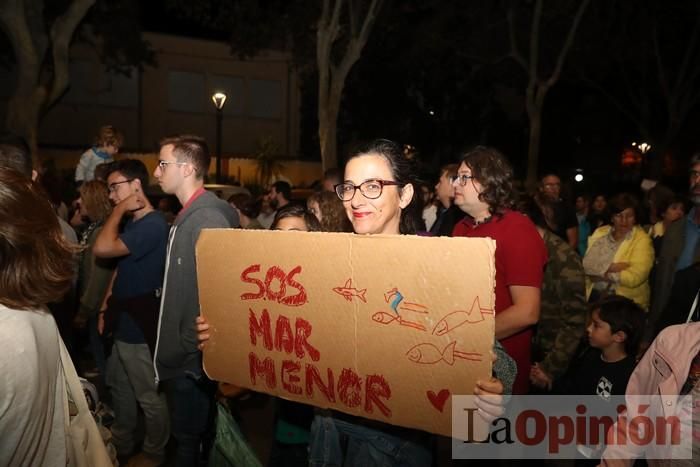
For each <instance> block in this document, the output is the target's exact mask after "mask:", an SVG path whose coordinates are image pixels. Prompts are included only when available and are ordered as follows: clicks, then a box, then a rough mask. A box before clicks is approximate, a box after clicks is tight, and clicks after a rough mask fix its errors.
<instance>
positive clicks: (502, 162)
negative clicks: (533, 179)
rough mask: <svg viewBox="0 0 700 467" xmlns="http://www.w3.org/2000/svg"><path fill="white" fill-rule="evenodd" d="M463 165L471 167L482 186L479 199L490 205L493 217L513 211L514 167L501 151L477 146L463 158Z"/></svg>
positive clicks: (514, 193) (514, 195)
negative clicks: (506, 211) (508, 210)
mask: <svg viewBox="0 0 700 467" xmlns="http://www.w3.org/2000/svg"><path fill="white" fill-rule="evenodd" d="M462 163H464V164H466V166H467V167H469V169H470V170H471V171H472V176H473V177H474V179H475V180H476V181H477V182H479V184H480V185H481V187H482V192H481V193H480V194H479V199H480V200H481V201H482V202H484V203H486V204H488V205H489V212H490V213H491V214H492V215H493V214H497V215H502V214H503V212H504V211H505V210H506V209H513V207H514V206H515V202H516V192H515V187H514V185H513V167H512V166H511V165H510V162H508V159H506V157H505V156H504V155H503V154H501V152H500V151H498V150H497V149H494V148H491V147H488V146H476V147H475V148H473V149H471V150H469V151H467V152H466V153H465V154H464V155H463V156H462Z"/></svg>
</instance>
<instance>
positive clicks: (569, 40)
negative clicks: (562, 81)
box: [547, 0, 590, 86]
mask: <svg viewBox="0 0 700 467" xmlns="http://www.w3.org/2000/svg"><path fill="white" fill-rule="evenodd" d="M589 3H590V0H582V1H581V3H580V4H579V6H578V10H577V11H576V16H574V21H573V23H572V25H571V28H570V29H569V33H568V34H567V36H566V41H565V42H564V46H563V47H562V49H561V52H559V57H558V58H557V64H556V66H555V67H554V72H553V73H552V75H551V76H550V77H549V79H548V80H547V84H548V85H549V86H551V85H553V84H554V83H556V82H557V81H558V80H559V76H560V75H561V70H562V69H563V68H564V61H565V60H566V57H567V55H568V54H569V50H570V49H571V46H572V45H573V43H574V38H575V37H576V31H577V30H578V27H579V25H580V24H581V19H582V18H583V15H584V13H585V12H586V8H588V4H589Z"/></svg>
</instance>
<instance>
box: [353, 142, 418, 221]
mask: <svg viewBox="0 0 700 467" xmlns="http://www.w3.org/2000/svg"><path fill="white" fill-rule="evenodd" d="M368 154H377V155H379V156H382V157H383V158H384V159H386V161H387V162H388V163H389V168H390V169H391V173H392V175H393V177H394V179H395V180H396V181H397V182H399V183H400V184H401V185H400V186H401V188H403V187H404V186H406V185H408V184H409V183H410V184H411V185H413V197H412V198H411V201H410V202H409V203H408V205H407V206H406V207H405V208H404V209H402V210H401V220H400V222H399V232H400V233H402V234H415V233H416V232H417V231H419V230H425V222H423V217H422V214H423V206H422V201H421V199H420V198H421V196H420V180H418V177H417V175H416V168H415V162H414V161H413V159H409V158H407V157H406V155H405V154H404V152H403V148H402V147H401V146H399V145H398V144H396V143H395V142H393V141H389V140H388V139H375V140H374V141H370V142H369V143H365V144H362V145H360V146H358V147H357V148H355V150H354V151H352V152H351V153H350V157H349V158H348V161H350V160H351V159H354V158H355V157H359V156H364V155H368Z"/></svg>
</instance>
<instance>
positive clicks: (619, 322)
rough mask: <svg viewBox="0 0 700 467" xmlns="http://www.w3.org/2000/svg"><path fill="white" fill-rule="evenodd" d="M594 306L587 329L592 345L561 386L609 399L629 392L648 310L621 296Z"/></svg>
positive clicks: (567, 391)
mask: <svg viewBox="0 0 700 467" xmlns="http://www.w3.org/2000/svg"><path fill="white" fill-rule="evenodd" d="M593 306H594V309H593V312H592V314H591V320H590V323H589V325H588V327H587V328H586V333H587V334H588V343H589V345H590V347H589V348H588V349H586V351H585V352H584V353H583V355H582V356H581V357H580V358H579V359H578V361H577V362H574V364H573V365H572V367H571V368H570V369H569V371H568V373H567V375H565V376H564V377H563V379H562V380H561V381H559V383H558V385H557V386H558V388H559V392H561V393H563V394H583V395H597V396H598V397H600V398H602V399H604V400H609V399H610V397H611V396H621V395H624V394H625V388H626V387H627V381H628V380H629V377H630V375H631V374H632V371H633V370H634V366H635V364H636V357H637V350H638V349H639V341H640V339H641V334H642V330H643V329H644V311H643V310H642V309H641V308H640V307H639V305H637V304H636V303H634V302H633V301H632V300H629V299H627V298H625V297H620V296H611V297H609V298H607V299H605V300H603V301H601V302H598V303H596V304H594V305H593Z"/></svg>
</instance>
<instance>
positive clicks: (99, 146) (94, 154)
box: [75, 125, 124, 184]
mask: <svg viewBox="0 0 700 467" xmlns="http://www.w3.org/2000/svg"><path fill="white" fill-rule="evenodd" d="M122 144H124V136H123V135H122V133H121V132H120V131H119V130H117V129H116V128H114V127H113V126H111V125H105V126H103V127H102V128H100V131H99V132H98V133H97V137H96V138H95V144H94V145H93V146H92V147H91V148H90V149H88V150H87V151H85V152H84V153H83V155H82V156H80V162H78V166H77V167H76V168H75V182H76V183H78V184H81V183H83V182H88V181H90V180H92V179H94V178H95V168H96V167H97V166H98V165H100V164H104V163H107V162H113V161H114V159H113V157H114V155H115V154H116V153H118V152H119V148H120V147H121V146H122Z"/></svg>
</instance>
